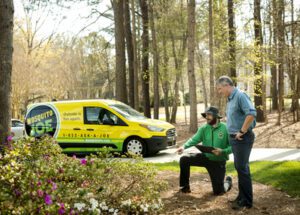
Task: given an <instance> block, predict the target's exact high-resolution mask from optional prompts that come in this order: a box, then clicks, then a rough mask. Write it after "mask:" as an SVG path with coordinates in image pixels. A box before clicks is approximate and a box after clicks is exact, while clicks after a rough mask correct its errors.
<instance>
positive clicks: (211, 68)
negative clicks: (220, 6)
mask: <svg viewBox="0 0 300 215" xmlns="http://www.w3.org/2000/svg"><path fill="white" fill-rule="evenodd" d="M208 23H209V82H210V99H209V101H210V105H214V104H215V102H216V101H215V66H214V36H213V25H214V24H213V1H212V0H209V20H208Z"/></svg>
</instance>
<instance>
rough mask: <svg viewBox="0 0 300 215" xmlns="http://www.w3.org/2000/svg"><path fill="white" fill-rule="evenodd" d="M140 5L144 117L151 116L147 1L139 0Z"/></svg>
mask: <svg viewBox="0 0 300 215" xmlns="http://www.w3.org/2000/svg"><path fill="white" fill-rule="evenodd" d="M140 7H141V12H142V23H143V24H142V26H143V34H142V90H143V106H144V114H145V116H146V117H149V118H150V117H151V109H150V93H149V79H150V74H149V32H148V27H149V18H148V2H147V0H140Z"/></svg>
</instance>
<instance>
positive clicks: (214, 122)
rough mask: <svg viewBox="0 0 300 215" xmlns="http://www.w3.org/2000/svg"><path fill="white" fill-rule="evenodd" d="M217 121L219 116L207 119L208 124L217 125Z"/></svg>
mask: <svg viewBox="0 0 300 215" xmlns="http://www.w3.org/2000/svg"><path fill="white" fill-rule="evenodd" d="M216 123H217V118H213V119H212V120H207V124H209V125H215V124H216Z"/></svg>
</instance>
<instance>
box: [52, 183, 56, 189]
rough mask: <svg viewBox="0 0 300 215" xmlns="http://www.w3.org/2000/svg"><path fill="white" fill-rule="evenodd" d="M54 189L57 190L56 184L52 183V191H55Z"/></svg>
mask: <svg viewBox="0 0 300 215" xmlns="http://www.w3.org/2000/svg"><path fill="white" fill-rule="evenodd" d="M56 189H57V185H56V183H54V182H52V190H56Z"/></svg>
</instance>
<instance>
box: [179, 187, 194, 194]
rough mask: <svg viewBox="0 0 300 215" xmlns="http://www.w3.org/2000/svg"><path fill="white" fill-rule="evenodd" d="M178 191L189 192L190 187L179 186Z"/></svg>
mask: <svg viewBox="0 0 300 215" xmlns="http://www.w3.org/2000/svg"><path fill="white" fill-rule="evenodd" d="M179 192H181V193H190V192H191V189H190V187H189V186H185V187H182V188H180V190H179Z"/></svg>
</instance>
